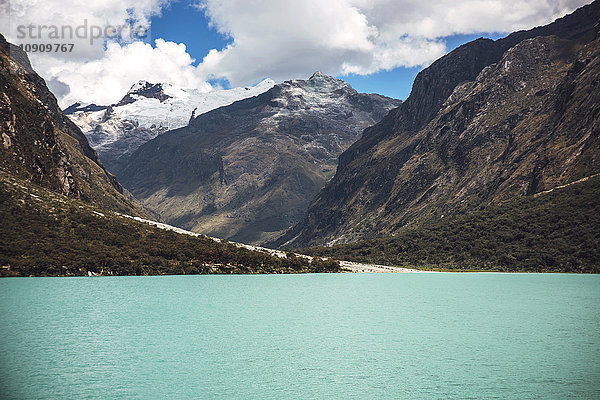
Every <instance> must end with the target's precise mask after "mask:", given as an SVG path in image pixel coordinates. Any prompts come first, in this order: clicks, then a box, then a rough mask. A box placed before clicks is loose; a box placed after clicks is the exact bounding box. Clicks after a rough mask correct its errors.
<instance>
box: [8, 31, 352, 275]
mask: <svg viewBox="0 0 600 400" xmlns="http://www.w3.org/2000/svg"><path fill="white" fill-rule="evenodd" d="M138 204H139V203H137V202H136V201H134V200H133V199H132V198H131V197H130V196H129V195H128V193H127V192H126V191H124V190H123V188H122V187H121V185H120V184H119V183H118V182H117V181H116V179H115V178H114V176H112V175H110V174H109V173H108V172H106V170H105V169H104V167H103V166H102V163H101V162H100V161H99V160H98V157H97V156H96V153H95V152H94V150H92V148H91V147H90V146H89V144H88V142H87V139H86V137H85V136H84V135H83V133H82V132H81V131H80V130H79V128H77V126H75V124H74V123H73V122H71V121H70V120H69V118H67V117H66V116H65V115H64V114H63V112H62V111H61V110H60V108H59V107H58V105H57V102H56V98H55V97H54V96H53V95H52V93H51V92H50V91H49V90H48V88H47V87H46V84H45V82H44V80H43V79H42V78H41V77H40V76H38V75H37V74H36V73H35V71H34V70H33V69H32V68H31V65H30V63H29V60H28V58H27V55H26V54H25V53H24V52H23V51H21V49H20V48H19V47H17V46H14V45H12V44H10V43H8V42H7V41H6V40H5V39H4V37H2V36H0V221H2V223H1V224H0V266H1V268H0V276H76V275H84V276H87V275H164V274H220V273H228V274H230V273H299V272H339V271H340V266H339V263H337V262H336V261H333V260H322V259H320V258H312V259H309V258H306V257H297V256H296V255H294V254H286V253H283V252H268V251H264V250H262V249H256V248H251V247H249V246H245V245H240V244H235V243H230V242H227V241H222V240H218V239H213V238H209V237H206V236H203V235H193V234H186V233H182V232H180V231H175V230H174V229H173V228H172V227H168V226H165V225H164V224H159V223H156V222H152V221H147V220H143V219H141V218H140V217H139V215H143V214H144V212H143V211H142V210H141V209H140V208H139V206H138ZM127 214H128V215H127ZM135 215H138V216H135Z"/></svg>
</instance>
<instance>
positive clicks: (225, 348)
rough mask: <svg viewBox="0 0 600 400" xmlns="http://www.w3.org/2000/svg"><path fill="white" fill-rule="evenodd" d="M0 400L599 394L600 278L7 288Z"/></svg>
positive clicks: (122, 281)
mask: <svg viewBox="0 0 600 400" xmlns="http://www.w3.org/2000/svg"><path fill="white" fill-rule="evenodd" d="M0 301H1V303H0V304H1V306H0V350H1V351H0V368H1V371H0V397H1V398H16V399H59V398H64V399H86V398H90V399H91V398H102V399H192V398H217V399H223V398H225V399H227V398H232V399H397V398H402V399H598V398H600V308H599V305H600V276H597V275H595V276H590V275H585V276H584V275H562V274H561V275H559V274H556V275H542V274H335V275H334V274H332V275H321V274H319V275H285V276H282V275H278V276H277V275H276V276H273V275H271V276H268V275H264V276H170V277H101V278H8V279H1V280H0Z"/></svg>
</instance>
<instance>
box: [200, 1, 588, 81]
mask: <svg viewBox="0 0 600 400" xmlns="http://www.w3.org/2000/svg"><path fill="white" fill-rule="evenodd" d="M588 1H589V0H588ZM586 2H587V1H586V0H528V1H526V2H524V1H514V0H426V1H423V0H327V1H322V0H303V1H300V0H271V1H270V0H254V1H248V0H227V1H223V0H201V1H200V3H199V4H198V6H199V7H200V8H201V9H203V10H204V11H205V12H206V14H207V15H208V16H209V17H210V20H211V23H212V25H213V26H214V27H215V28H216V29H218V31H219V32H221V33H223V34H226V35H228V36H230V37H231V38H233V43H232V44H231V45H230V46H228V47H227V48H225V49H223V50H221V51H216V50H215V51H212V52H210V53H209V54H208V55H207V56H206V57H205V58H204V62H203V65H201V69H202V71H203V72H204V73H206V74H214V75H215V76H219V77H225V78H227V79H229V80H230V81H231V83H232V84H242V83H246V82H248V81H252V80H256V79H258V78H260V77H263V76H270V77H272V78H274V79H276V80H280V79H287V78H289V77H297V76H306V75H307V74H309V73H310V72H311V71H313V70H316V69H319V70H322V71H323V72H325V73H329V74H335V75H337V74H346V73H358V74H370V73H373V72H376V71H379V70H382V69H384V70H390V69H393V68H396V67H400V66H406V67H412V66H424V65H428V64H429V63H431V62H432V61H434V60H435V59H437V58H439V57H440V56H442V55H443V54H444V53H445V51H446V48H445V44H444V41H443V38H444V37H446V36H450V35H454V34H472V33H480V32H511V31H514V30H518V29H526V28H531V27H533V26H536V25H541V24H546V23H549V22H551V21H552V20H554V19H556V18H558V17H560V16H563V15H565V14H566V13H568V12H570V11H573V10H574V9H576V8H577V7H579V6H581V5H583V4H585V3H586Z"/></svg>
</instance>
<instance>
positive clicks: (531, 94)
mask: <svg viewBox="0 0 600 400" xmlns="http://www.w3.org/2000/svg"><path fill="white" fill-rule="evenodd" d="M599 18H600V3H599V2H594V3H592V4H591V5H588V6H585V7H582V8H580V9H578V10H576V11H575V12H574V13H572V14H570V15H568V16H565V17H564V18H561V19H559V20H557V21H555V22H554V23H552V24H549V25H547V26H544V27H538V28H535V29H532V30H529V31H521V32H516V33H513V34H511V35H509V36H508V37H506V38H504V39H500V40H497V41H492V40H487V39H478V40H475V41H473V42H470V43H467V44H465V45H463V46H461V47H459V48H458V49H456V50H454V51H452V52H451V53H449V54H447V55H446V56H444V57H442V58H441V59H439V60H437V61H436V62H434V63H433V64H432V65H431V66H430V67H428V68H426V69H425V70H423V71H422V72H421V73H419V75H418V76H417V78H416V79H415V82H414V85H413V89H412V91H411V94H410V96H409V98H408V99H407V100H406V101H405V102H404V103H403V104H402V105H401V106H400V107H399V108H397V109H395V110H393V111H392V112H390V113H389V114H388V115H387V116H386V118H384V119H383V120H382V121H381V122H380V123H378V124H376V125H374V126H373V127H370V128H368V129H366V130H365V131H364V133H363V135H362V137H361V139H360V140H358V141H357V142H356V143H354V144H353V145H352V146H351V147H350V148H349V149H348V150H346V151H345V152H344V153H343V154H342V155H341V156H340V162H339V165H338V169H337V173H336V175H335V177H334V178H333V179H332V180H331V181H330V182H329V183H328V184H327V186H326V187H325V188H324V189H323V190H322V191H321V192H320V193H319V195H318V196H317V198H316V199H315V200H314V201H313V202H312V204H311V206H310V208H309V211H308V213H307V214H306V216H305V217H304V219H303V221H302V222H301V223H299V224H298V225H297V226H295V227H294V228H293V229H292V230H290V231H289V232H288V233H287V234H286V235H285V236H284V237H283V238H282V239H281V240H279V241H278V242H276V243H275V244H276V245H286V246H293V247H302V246H307V245H324V244H329V245H332V244H336V243H346V242H351V241H355V240H359V239H363V238H370V237H375V236H381V235H390V234H394V233H396V232H398V231H401V230H402V229H405V228H406V227H410V226H413V225H418V224H423V223H424V222H427V223H437V222H439V221H440V220H441V219H442V218H444V217H445V216H446V217H447V216H448V215H449V214H452V213H454V212H457V211H460V210H464V209H474V208H477V207H480V206H485V205H489V204H501V203H503V202H505V201H507V200H510V199H513V198H515V197H519V196H527V195H532V194H535V193H538V192H541V191H544V190H547V189H549V188H552V187H555V186H558V185H562V184H567V183H569V182H573V181H576V180H578V179H581V178H584V177H586V176H591V175H593V174H595V173H597V172H598V171H600V157H599V155H600V149H599V145H600V143H599V132H600V90H598V82H599V81H598V79H599V77H600V57H599V56H600V41H599V39H598V20H599Z"/></svg>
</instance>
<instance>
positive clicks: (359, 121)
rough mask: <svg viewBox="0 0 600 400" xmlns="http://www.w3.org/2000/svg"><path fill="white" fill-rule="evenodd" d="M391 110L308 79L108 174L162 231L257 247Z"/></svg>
mask: <svg viewBox="0 0 600 400" xmlns="http://www.w3.org/2000/svg"><path fill="white" fill-rule="evenodd" d="M398 104H400V101H399V100H393V99H389V98H386V97H384V96H380V95H366V94H360V93H358V92H357V91H356V90H354V89H353V88H352V87H351V86H350V85H349V84H348V83H346V82H344V81H342V80H339V79H335V78H333V77H329V76H326V75H323V74H322V73H319V72H317V73H315V74H313V75H312V76H311V77H310V78H309V79H307V80H290V81H286V82H283V83H280V84H277V85H275V86H273V87H272V88H271V89H269V90H268V91H266V92H264V93H262V94H260V95H258V96H255V97H252V98H248V99H244V100H240V101H237V102H235V103H233V104H231V105H228V106H225V107H221V108H218V109H215V110H212V111H209V112H207V113H205V114H202V115H200V116H198V117H196V118H195V119H193V120H192V121H190V123H189V125H188V126H187V127H184V128H180V129H176V130H173V131H169V132H167V133H165V134H163V135H161V136H159V137H157V138H155V139H153V140H151V141H149V142H148V143H146V144H144V145H142V146H141V147H140V148H139V149H138V150H136V151H135V152H134V153H133V155H132V156H131V157H130V159H129V161H128V162H127V163H126V164H124V165H123V167H122V168H121V169H119V170H116V171H115V172H116V174H117V176H118V177H119V179H120V180H121V181H122V182H123V183H124V185H125V187H127V188H128V189H130V190H131V191H132V193H134V194H135V195H136V196H137V197H138V198H140V199H141V200H142V201H143V202H145V204H146V205H148V206H149V207H150V208H153V209H154V210H155V211H157V212H158V213H159V214H161V215H162V216H163V218H165V220H166V221H167V222H169V223H170V224H172V225H176V226H181V227H183V228H185V229H188V230H193V231H197V232H202V233H205V234H209V235H211V236H216V237H224V238H228V239H231V240H236V241H241V242H249V243H252V244H260V243H262V242H264V241H265V240H269V239H270V238H272V237H274V236H277V235H279V234H280V233H281V232H282V231H284V230H285V229H287V228H288V227H289V226H290V225H291V224H293V223H294V222H295V221H297V220H298V218H299V217H300V216H301V215H302V213H303V212H304V210H305V208H306V206H307V205H308V202H309V201H310V199H311V198H312V196H314V195H315V194H316V193H317V191H318V190H319V189H320V188H321V187H322V186H323V185H324V184H325V182H327V180H328V179H330V178H331V176H332V175H333V172H334V170H335V165H336V164H337V156H338V154H340V153H341V152H342V151H343V150H344V149H345V148H347V146H349V145H350V144H351V143H352V142H353V141H354V140H356V139H357V137H358V135H360V132H361V131H362V129H363V128H365V127H366V126H369V125H371V124H373V123H375V122H376V121H378V120H379V119H381V118H383V117H384V116H385V114H386V113H387V111H388V110H390V109H392V108H394V107H395V106H397V105H398Z"/></svg>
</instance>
